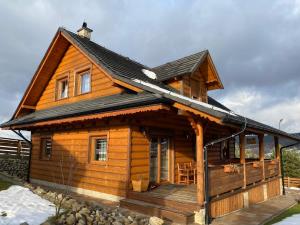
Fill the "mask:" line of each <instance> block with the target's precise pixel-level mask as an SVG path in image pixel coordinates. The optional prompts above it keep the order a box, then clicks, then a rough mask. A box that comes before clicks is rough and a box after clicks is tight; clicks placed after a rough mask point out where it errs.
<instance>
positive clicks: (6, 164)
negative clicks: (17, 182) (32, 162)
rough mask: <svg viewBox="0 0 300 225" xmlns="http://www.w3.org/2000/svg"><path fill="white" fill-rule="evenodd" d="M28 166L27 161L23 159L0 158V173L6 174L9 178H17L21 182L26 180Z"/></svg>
mask: <svg viewBox="0 0 300 225" xmlns="http://www.w3.org/2000/svg"><path fill="white" fill-rule="evenodd" d="M28 165H29V160H28V159H25V158H23V159H22V158H20V159H9V158H0V172H6V173H8V174H9V175H11V176H17V177H19V178H21V179H23V180H25V179H26V178H27V172H28Z"/></svg>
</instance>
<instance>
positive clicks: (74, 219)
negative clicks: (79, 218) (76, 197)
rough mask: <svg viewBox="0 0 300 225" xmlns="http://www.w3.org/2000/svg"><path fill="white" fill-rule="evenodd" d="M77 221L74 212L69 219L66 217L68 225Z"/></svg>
mask: <svg viewBox="0 0 300 225" xmlns="http://www.w3.org/2000/svg"><path fill="white" fill-rule="evenodd" d="M75 221H76V218H75V216H74V215H73V214H71V215H70V216H68V217H67V219H66V223H67V225H73V224H74V223H75Z"/></svg>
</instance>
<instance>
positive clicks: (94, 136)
mask: <svg viewBox="0 0 300 225" xmlns="http://www.w3.org/2000/svg"><path fill="white" fill-rule="evenodd" d="M96 139H106V159H105V160H96V159H95V151H96V148H95V140H96ZM108 156H109V133H108V132H103V133H97V134H91V135H90V136H89V157H88V159H89V163H91V164H102V165H107V162H108Z"/></svg>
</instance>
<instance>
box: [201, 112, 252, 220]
mask: <svg viewBox="0 0 300 225" xmlns="http://www.w3.org/2000/svg"><path fill="white" fill-rule="evenodd" d="M244 119H245V122H244V126H243V128H242V129H241V130H240V131H239V132H237V133H234V134H232V135H230V136H228V137H224V138H219V139H216V140H214V141H211V142H209V143H207V144H206V145H205V146H204V147H203V151H204V168H205V169H204V172H205V182H204V183H205V203H204V208H205V225H208V224H210V222H211V218H210V196H209V179H208V159H207V147H209V146H213V145H214V144H217V143H220V142H222V141H226V140H229V139H231V138H234V137H236V136H238V135H239V134H241V133H243V132H244V131H245V130H246V127H247V118H246V117H244Z"/></svg>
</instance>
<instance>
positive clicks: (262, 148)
mask: <svg viewBox="0 0 300 225" xmlns="http://www.w3.org/2000/svg"><path fill="white" fill-rule="evenodd" d="M258 140H259V161H261V162H262V170H263V180H265V177H266V176H265V144H264V135H263V134H260V135H258Z"/></svg>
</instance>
